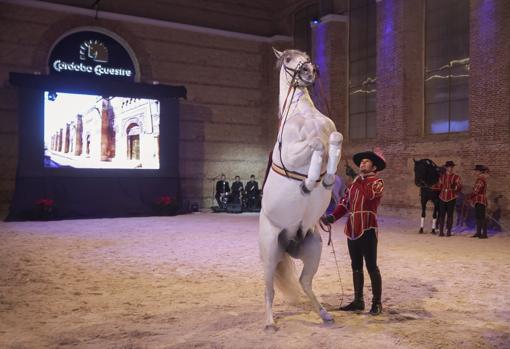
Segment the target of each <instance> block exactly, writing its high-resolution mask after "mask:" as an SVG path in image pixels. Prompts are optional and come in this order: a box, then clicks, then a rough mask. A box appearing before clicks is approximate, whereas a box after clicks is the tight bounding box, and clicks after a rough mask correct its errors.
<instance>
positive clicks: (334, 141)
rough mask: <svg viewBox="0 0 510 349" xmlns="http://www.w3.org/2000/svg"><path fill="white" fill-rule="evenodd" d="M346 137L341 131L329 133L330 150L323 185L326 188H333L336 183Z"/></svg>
mask: <svg viewBox="0 0 510 349" xmlns="http://www.w3.org/2000/svg"><path fill="white" fill-rule="evenodd" d="M343 139H344V137H343V136H342V134H341V133H340V132H332V133H331V134H330V135H329V152H328V165H327V169H326V175H325V176H324V179H323V180H322V185H323V186H324V188H326V189H331V188H332V187H333V184H335V175H336V170H337V167H338V162H339V161H340V157H341V156H342V141H343Z"/></svg>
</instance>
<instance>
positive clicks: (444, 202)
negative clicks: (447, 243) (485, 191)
mask: <svg viewBox="0 0 510 349" xmlns="http://www.w3.org/2000/svg"><path fill="white" fill-rule="evenodd" d="M443 167H444V168H445V169H446V172H445V173H443V174H442V175H441V177H439V187H440V188H441V192H440V193H439V236H444V223H445V216H446V229H447V232H446V236H452V225H453V210H454V209H455V201H456V200H457V194H458V193H460V191H461V189H462V182H461V179H460V176H459V175H458V174H455V173H453V168H454V167H455V163H454V162H453V161H451V160H450V161H447V162H446V163H445V164H444V166H443Z"/></svg>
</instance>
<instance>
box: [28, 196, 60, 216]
mask: <svg viewBox="0 0 510 349" xmlns="http://www.w3.org/2000/svg"><path fill="white" fill-rule="evenodd" d="M55 211H56V210H55V200H53V199H48V198H42V199H38V200H35V201H34V210H33V216H34V217H33V219H36V220H42V221H47V220H50V219H54V218H55Z"/></svg>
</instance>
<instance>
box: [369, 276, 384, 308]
mask: <svg viewBox="0 0 510 349" xmlns="http://www.w3.org/2000/svg"><path fill="white" fill-rule="evenodd" d="M369 275H370V282H371V283H372V296H373V297H372V308H370V314H371V315H379V314H381V312H382V304H381V294H382V279H381V272H380V271H379V268H378V267H375V269H374V270H372V271H370V272H369Z"/></svg>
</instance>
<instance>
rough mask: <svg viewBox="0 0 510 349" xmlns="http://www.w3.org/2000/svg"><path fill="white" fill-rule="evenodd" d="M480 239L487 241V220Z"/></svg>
mask: <svg viewBox="0 0 510 349" xmlns="http://www.w3.org/2000/svg"><path fill="white" fill-rule="evenodd" d="M480 239H487V218H486V219H484V220H483V222H482V234H481V235H480Z"/></svg>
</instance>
